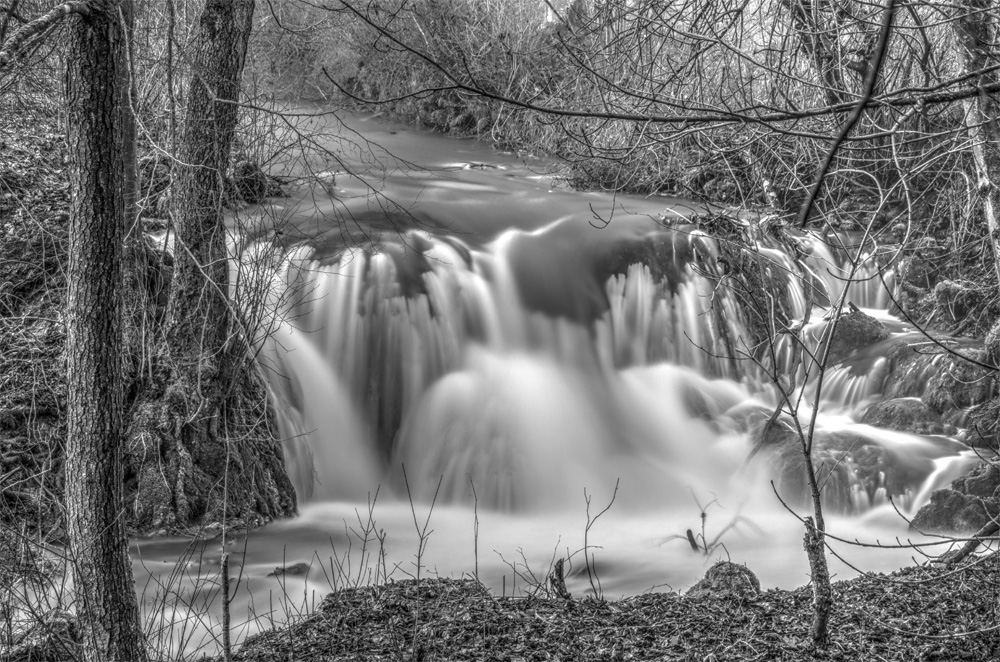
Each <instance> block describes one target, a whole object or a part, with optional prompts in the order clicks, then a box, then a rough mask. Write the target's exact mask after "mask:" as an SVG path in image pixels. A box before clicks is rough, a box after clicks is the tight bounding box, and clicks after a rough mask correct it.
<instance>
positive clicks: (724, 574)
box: [684, 561, 760, 602]
mask: <svg viewBox="0 0 1000 662" xmlns="http://www.w3.org/2000/svg"><path fill="white" fill-rule="evenodd" d="M759 595H760V581H759V580H758V579H757V575H755V574H753V571H752V570H750V568H748V567H746V566H745V565H738V564H736V563H731V562H729V561H720V562H719V563H716V564H715V565H713V566H712V567H711V568H709V569H708V572H706V573H705V576H704V577H702V578H701V579H700V580H699V581H698V583H697V584H695V585H694V586H692V587H691V589H690V590H689V591H688V592H687V593H685V594H684V597H686V598H711V599H714V600H735V601H738V602H746V601H749V600H753V599H755V598H756V597H757V596H759Z"/></svg>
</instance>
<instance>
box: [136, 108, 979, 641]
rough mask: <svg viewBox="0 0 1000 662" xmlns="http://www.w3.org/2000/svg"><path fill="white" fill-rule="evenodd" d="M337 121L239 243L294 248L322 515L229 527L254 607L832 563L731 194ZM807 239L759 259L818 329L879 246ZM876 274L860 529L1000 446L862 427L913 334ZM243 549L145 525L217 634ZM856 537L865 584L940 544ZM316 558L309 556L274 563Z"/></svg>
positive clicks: (285, 334)
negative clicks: (725, 197) (646, 193)
mask: <svg viewBox="0 0 1000 662" xmlns="http://www.w3.org/2000/svg"><path fill="white" fill-rule="evenodd" d="M309 124H310V126H309V127H307V128H309V129H310V130H314V131H315V130H320V129H321V130H322V131H323V132H326V133H327V135H326V136H325V137H323V138H321V139H320V142H322V143H323V144H324V145H325V146H327V147H329V148H331V149H333V150H334V151H335V154H336V158H327V159H326V160H323V159H320V158H313V159H312V161H310V162H309V168H311V169H312V171H313V172H320V171H327V172H321V176H320V177H319V178H318V183H315V184H311V185H303V186H300V187H299V188H298V190H297V191H296V193H295V195H294V196H292V197H291V198H287V199H277V200H273V201H272V203H271V204H270V206H269V207H267V208H265V209H255V210H251V213H250V217H249V222H250V223H251V225H252V226H253V231H252V232H250V231H247V230H244V231H242V233H237V234H236V235H234V236H236V239H235V240H234V242H235V244H237V245H239V246H240V250H241V255H242V256H243V257H242V258H241V259H243V260H244V261H247V260H249V259H250V256H253V255H260V254H264V253H266V254H273V253H274V247H275V246H277V245H280V246H281V247H282V248H281V250H280V251H279V255H280V259H278V260H276V261H275V265H276V266H275V269H274V272H273V280H272V281H271V283H272V286H273V287H272V289H271V291H270V293H269V297H270V299H269V304H268V305H269V306H270V308H271V309H273V310H274V311H276V312H277V313H278V321H277V322H276V324H275V327H274V332H273V334H272V335H271V336H270V338H268V339H267V340H266V341H264V342H263V343H262V347H261V355H262V357H263V359H264V363H265V365H266V368H267V370H268V374H269V379H270V385H271V389H272V397H273V398H274V402H275V405H276V408H277V410H278V415H279V419H280V428H281V433H282V435H283V437H284V439H285V442H284V443H285V450H286V459H287V461H288V469H289V472H290V475H291V476H292V479H293V482H294V484H295V487H296V490H297V493H298V495H299V502H300V510H301V514H300V516H299V517H297V518H295V519H293V520H290V521H283V522H277V523H274V524H271V525H269V526H267V527H264V528H263V529H261V530H257V531H254V532H252V533H251V534H250V535H249V537H247V536H237V537H235V538H234V539H232V540H231V541H228V540H227V542H226V546H225V549H227V550H228V551H229V552H230V554H231V555H232V556H231V558H232V562H233V564H234V570H233V575H234V576H236V575H237V574H239V575H240V580H239V585H238V590H237V591H236V597H235V601H234V607H233V609H234V613H235V614H237V617H236V619H237V621H238V620H240V619H241V618H243V617H244V616H243V615H246V617H245V618H246V620H248V621H250V623H249V625H247V626H246V629H247V630H250V631H252V630H253V629H255V628H257V627H262V626H263V627H266V626H269V625H270V624H271V623H272V622H280V621H282V620H284V619H285V618H287V617H288V616H290V615H292V614H294V613H295V612H296V610H298V609H301V608H303V607H306V608H308V607H310V606H311V605H312V604H313V603H314V601H316V600H318V599H319V597H321V596H322V594H324V593H325V592H328V591H329V590H330V589H331V586H344V585H352V584H355V583H363V582H370V581H378V582H380V581H384V580H385V579H386V577H387V576H388V577H389V578H394V579H402V578H407V577H411V576H416V575H417V574H419V575H420V576H422V577H427V576H435V575H439V576H455V577H457V576H476V577H478V578H479V579H480V580H481V581H483V582H484V583H486V584H487V585H488V586H490V587H491V588H492V589H493V590H494V591H496V592H497V593H498V594H500V593H504V594H506V595H511V594H514V595H520V594H523V593H524V592H526V591H530V590H531V588H532V585H533V584H537V582H539V581H543V580H544V577H545V575H546V574H547V572H548V570H549V568H550V565H551V563H552V562H553V561H554V560H555V559H557V558H559V557H567V558H569V559H570V562H571V565H572V570H571V571H570V573H569V577H568V580H567V584H568V587H569V589H570V591H572V592H573V593H574V594H577V595H583V594H586V593H592V592H594V591H595V590H597V591H599V592H602V593H603V595H605V596H608V597H618V596H621V595H628V594H636V593H641V592H644V591H648V590H671V589H672V590H683V589H686V588H687V587H689V586H690V585H691V584H692V583H693V582H694V581H696V580H697V579H698V578H699V577H700V576H701V575H702V574H703V573H704V571H705V569H706V568H707V567H708V565H709V564H710V563H712V562H713V561H715V560H718V559H724V558H729V559H732V560H733V561H736V562H740V563H746V564H747V565H748V566H749V567H750V568H751V569H752V570H753V571H754V572H755V573H757V575H758V577H759V578H760V579H761V583H762V584H763V585H764V586H765V587H774V586H779V587H785V588H790V587H794V586H798V585H802V584H804V583H806V582H807V581H808V573H807V565H806V560H805V556H804V553H803V551H802V545H801V539H802V533H803V530H802V525H801V524H800V522H799V521H798V520H797V519H796V517H795V515H793V514H792V513H791V512H789V509H791V510H793V511H794V512H796V513H798V514H803V515H804V514H808V510H807V508H805V506H804V503H803V501H802V498H801V497H802V494H801V476H800V475H799V474H800V473H801V472H798V473H797V472H796V471H795V466H796V465H795V453H796V452H797V451H796V450H795V447H794V446H792V451H795V452H791V453H790V452H788V451H787V449H782V448H778V449H774V448H770V447H768V448H765V449H764V450H763V451H762V452H754V451H755V449H754V435H753V433H754V431H755V430H757V429H759V428H760V426H761V425H762V423H763V422H764V421H765V420H766V419H767V417H768V416H769V415H770V412H772V411H773V410H774V408H775V405H776V403H777V400H776V390H775V388H774V386H773V384H771V383H769V380H768V379H767V378H766V376H765V373H764V371H763V370H762V369H761V368H760V367H758V366H756V365H755V364H754V361H753V360H751V358H750V357H751V356H760V353H759V352H758V351H757V349H756V348H754V347H750V346H749V344H750V340H749V339H750V337H751V334H750V331H749V330H748V328H747V326H746V324H747V323H746V319H747V312H746V298H745V297H741V296H739V294H738V293H737V292H734V291H733V290H732V288H730V287H728V286H727V285H726V280H725V279H723V278H721V276H722V274H723V272H724V267H725V265H723V264H721V263H722V262H723V260H722V257H721V256H722V255H723V251H722V247H720V245H719V244H717V243H716V242H715V241H713V240H711V239H709V238H708V236H707V235H706V233H705V232H704V231H702V230H701V229H700V227H699V226H698V225H697V224H693V223H689V222H687V221H685V219H686V218H687V217H689V216H691V215H692V214H694V213H704V212H705V211H706V210H705V209H702V208H700V207H699V205H696V204H694V203H686V202H684V201H679V200H673V199H668V198H661V197H653V198H639V197H632V196H613V195H610V194H604V193H581V192H574V191H570V190H568V189H567V188H565V187H564V186H561V185H560V184H559V183H558V182H557V181H554V180H553V179H552V178H551V176H549V175H548V174H547V169H548V166H549V164H547V163H546V162H544V161H541V160H536V159H530V158H520V157H516V156H513V155H506V154H502V153H499V152H496V151H494V150H492V149H491V148H490V147H489V146H488V145H485V144H483V143H479V142H475V141H470V140H454V139H448V138H446V137H443V136H439V135H428V134H423V133H419V132H417V131H414V130H411V129H405V128H403V127H400V126H396V125H393V124H391V123H387V122H384V121H380V120H377V119H373V118H360V117H351V118H348V119H347V124H346V125H342V124H340V122H339V121H338V120H335V119H333V118H331V117H326V118H317V119H315V120H311V121H310V123H309ZM296 167H297V168H298V169H299V171H300V172H303V171H304V170H305V169H306V168H305V165H303V164H299V165H297V166H296ZM348 169H350V170H351V171H353V172H354V173H357V175H360V176H356V175H352V174H349V173H348V172H347V170H348ZM747 223H748V224H749V223H751V221H747ZM274 230H279V231H280V234H279V235H277V237H275V236H274V235H272V234H271V233H272V231H274ZM796 243H797V248H798V250H799V251H800V252H802V253H804V254H805V255H806V256H807V257H806V258H805V259H804V260H803V261H802V263H801V264H804V265H805V268H802V267H801V266H799V265H796V263H795V262H793V261H792V260H791V259H790V258H789V257H788V252H787V250H788V247H787V246H784V247H783V246H781V245H779V244H778V243H774V242H771V243H768V242H764V243H762V244H761V246H760V252H761V253H762V254H763V255H765V256H766V257H767V258H768V259H769V260H770V264H771V267H772V268H773V270H774V272H775V273H777V274H779V276H780V274H785V275H784V276H780V277H779V280H781V281H782V282H783V283H785V291H786V295H785V296H787V307H788V309H789V310H791V311H793V313H794V316H797V317H799V318H801V317H803V316H805V315H806V313H807V312H809V313H810V318H809V320H807V322H808V324H809V329H807V334H806V335H807V336H808V335H810V334H811V336H812V337H818V336H819V334H820V333H821V330H822V328H823V325H824V324H826V322H825V321H823V319H822V317H823V313H824V310H823V308H822V306H823V305H828V304H829V302H830V301H836V300H837V299H838V297H840V295H841V294H842V293H843V290H844V287H845V284H844V283H845V280H844V278H843V277H844V276H845V275H847V274H848V267H849V265H848V263H847V260H848V257H849V256H851V255H855V254H857V253H858V251H857V248H856V247H852V246H851V245H850V244H851V238H849V237H846V236H830V237H820V236H811V235H802V236H801V237H798V238H797V239H796ZM872 269H874V261H873V260H872V261H869V262H868V263H866V264H865V265H863V266H862V268H861V271H860V272H859V275H860V276H862V277H866V278H867V280H864V281H863V282H858V283H855V284H853V285H852V286H851V289H850V290H849V291H848V292H847V293H846V300H847V301H849V302H851V303H854V304H856V305H857V306H859V307H861V308H863V309H865V310H867V312H869V313H870V314H872V315H875V316H877V317H878V318H879V319H881V320H883V321H884V322H885V323H886V325H887V326H888V327H889V328H890V329H891V330H892V331H893V338H892V339H890V341H886V343H883V344H882V345H880V346H876V347H874V348H872V349H871V350H869V351H868V352H867V354H865V355H864V356H859V357H856V358H855V360H853V361H851V362H848V363H846V364H844V365H843V366H839V367H837V368H834V369H832V370H831V371H830V372H829V373H828V374H827V376H826V382H825V384H826V385H825V388H824V391H823V396H822V398H821V401H820V406H819V414H818V419H817V431H818V432H817V435H818V436H817V439H818V441H817V447H818V456H819V458H820V459H824V460H829V461H830V465H828V466H832V467H834V468H835V470H834V471H830V472H828V475H827V474H824V480H825V487H824V489H825V491H826V494H827V496H828V502H829V506H830V515H829V526H830V528H831V530H832V531H833V533H834V534H836V535H838V536H841V537H843V538H847V539H855V538H858V539H862V540H865V541H870V542H871V541H874V540H876V539H881V540H884V541H892V540H894V539H896V538H900V539H907V540H909V539H915V538H913V536H912V535H911V534H910V533H909V532H908V531H907V525H906V522H905V521H904V520H903V518H902V517H901V516H900V514H898V513H897V512H896V510H895V508H894V507H893V505H891V504H890V503H889V500H888V497H892V498H893V499H894V500H895V503H896V505H897V506H898V507H899V508H900V509H901V510H902V511H903V514H906V515H911V514H912V513H913V512H915V510H916V509H917V508H918V507H919V506H920V505H921V504H922V503H924V502H926V500H927V499H928V495H929V493H930V491H931V490H932V489H933V488H935V487H937V486H941V485H944V484H946V483H947V482H948V481H950V480H951V479H952V478H954V477H955V476H957V475H958V474H959V473H960V472H961V471H962V470H963V469H964V468H966V467H967V466H968V465H969V463H970V462H972V461H973V459H974V458H973V456H972V454H971V453H970V452H969V451H968V449H966V448H965V447H964V446H963V445H962V444H960V443H959V442H957V441H955V440H954V439H951V438H948V437H942V436H914V435H908V434H903V433H899V432H891V431H887V430H880V429H877V428H873V427H871V426H867V425H862V424H860V423H858V422H857V421H858V419H859V418H860V415H861V413H863V412H864V410H865V408H866V407H867V406H868V405H869V404H871V403H872V402H874V401H876V400H878V398H879V397H880V393H881V390H882V382H881V381H880V379H881V377H880V375H881V372H882V370H883V367H884V363H885V360H884V358H882V356H881V355H882V354H884V352H885V349H886V347H888V346H889V344H891V343H893V342H900V341H901V340H905V339H906V338H907V337H908V336H907V335H906V334H907V332H908V329H907V328H906V326H905V324H903V323H902V322H900V321H899V320H896V319H895V318H893V317H892V316H891V315H889V313H888V312H886V309H887V307H888V303H889V300H888V297H887V296H886V295H885V294H884V287H883V285H882V283H881V281H880V280H879V279H877V278H870V276H871V275H872V273H873V272H872ZM803 278H804V279H805V280H806V281H807V282H809V283H811V284H810V285H809V286H807V287H803V286H802V279H803ZM809 299H812V300H813V301H814V302H815V303H816V304H817V305H816V306H815V307H813V308H810V307H809V305H808V304H807V301H808V300H809ZM789 347H790V346H789V343H788V342H787V340H786V341H783V343H779V344H778V346H777V348H776V349H777V352H776V358H775V361H776V362H777V363H778V365H779V366H781V368H782V370H781V372H782V373H783V374H785V375H786V377H785V379H786V380H787V379H788V377H787V375H792V374H795V375H797V377H796V379H797V383H798V385H799V386H800V387H803V388H804V394H805V399H804V402H805V403H806V404H804V405H803V408H802V411H801V413H800V416H801V418H802V420H808V416H809V415H810V413H811V409H810V405H811V404H814V403H815V383H810V382H808V381H806V376H805V375H804V374H803V373H802V369H801V367H800V366H798V365H797V364H796V363H795V362H794V358H793V356H792V353H791V351H790V349H789ZM786 385H787V384H786ZM917 387H919V384H918V385H915V388H917ZM799 466H800V465H799ZM772 481H773V483H772ZM779 497H781V498H780V499H779ZM781 499H783V500H784V501H785V504H787V505H783V504H782V500H781ZM605 508H606V511H605ZM688 529H690V530H691V531H692V533H693V534H695V535H696V536H701V535H702V534H704V537H703V538H702V537H699V538H697V540H698V541H700V542H701V544H702V545H703V547H707V548H708V550H707V553H704V551H703V552H702V553H696V552H694V551H692V549H691V545H690V543H689V541H688V539H687V536H686V533H685V532H686V531H687V530H688ZM220 543H221V539H215V540H201V541H197V542H193V543H192V542H191V541H187V540H174V539H156V540H147V541H140V542H139V543H137V545H136V571H137V575H138V576H139V577H140V586H143V585H144V586H146V589H145V597H144V601H145V604H146V608H147V610H148V611H150V612H156V611H157V610H161V613H162V618H163V619H164V620H165V621H168V622H174V623H177V622H187V623H188V624H189V625H187V626H186V627H189V628H190V629H189V630H188V631H189V632H190V636H191V637H192V642H194V643H195V644H198V642H202V640H203V638H204V637H206V634H205V632H207V631H212V630H213V629H215V632H216V634H217V627H216V626H215V625H214V623H215V621H214V620H212V619H215V618H217V611H218V610H217V607H216V608H215V612H214V613H215V614H216V615H214V616H212V615H207V616H206V615H202V616H199V617H198V618H197V619H194V620H190V621H185V619H190V618H192V617H191V615H192V614H195V613H200V614H203V613H205V612H206V611H207V612H211V611H212V610H211V609H208V608H207V605H208V604H209V603H210V602H211V601H212V599H213V597H212V596H213V594H217V591H218V581H217V577H218V571H219V569H218V562H219V558H220V556H221V553H222V550H223V545H222V544H220ZM585 545H586V546H587V553H586V554H585V553H584V551H583V550H584V546H585ZM836 549H837V550H838V552H839V553H841V554H842V555H843V558H844V560H843V561H842V560H838V559H832V570H833V572H834V573H835V575H836V577H837V578H846V577H849V576H852V575H853V574H855V573H856V570H855V569H853V568H851V567H850V564H853V565H856V566H858V567H860V568H863V569H865V570H885V569H890V568H895V567H899V566H900V565H903V564H906V563H908V562H910V559H911V557H912V556H914V555H915V552H914V551H913V550H912V549H899V550H872V549H867V548H854V547H847V546H844V545H838V546H837V547H836ZM185 553H186V554H187V556H184V554H185ZM182 556H184V559H185V561H184V563H182V564H180V565H178V563H177V559H178V558H179V557H182ZM586 559H589V563H587V561H586ZM294 564H305V566H299V567H300V569H302V572H300V573H297V574H292V573H289V574H285V575H283V576H281V575H279V576H269V573H272V572H273V571H274V569H275V567H276V566H293V565H294ZM588 565H589V566H590V567H589V572H588V567H587V566H588ZM305 567H308V570H307V571H306V570H305V569H304V568H305ZM167 585H170V586H173V587H174V588H172V589H170V591H166V592H167V593H171V595H172V597H167V598H166V599H165V600H164V602H166V603H168V605H167V607H166V608H164V605H163V604H159V603H157V598H156V597H155V596H156V595H157V594H160V595H161V597H162V594H163V593H164V592H165V589H163V588H162V587H163V586H167ZM233 585H234V586H236V583H234V584H233ZM157 586H160V587H161V588H160V589H159V590H157ZM177 587H180V588H179V589H178V588H177ZM216 602H217V601H216ZM198 619H202V620H198ZM206 619H207V620H206ZM242 630H243V626H242V625H241V626H240V631H242ZM171 636H172V637H173V638H174V639H175V640H178V639H179V638H182V637H179V636H178V634H177V632H176V631H175V632H173V633H172V635H171ZM207 640H209V641H210V640H211V636H208V639H207ZM208 645H209V646H211V644H210V643H209V644H208Z"/></svg>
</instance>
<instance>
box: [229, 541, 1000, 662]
mask: <svg viewBox="0 0 1000 662" xmlns="http://www.w3.org/2000/svg"><path fill="white" fill-rule="evenodd" d="M998 571H1000V565H998V559H997V557H996V556H995V555H991V556H989V557H986V558H983V559H978V560H976V561H973V562H970V563H967V564H964V565H961V566H959V567H957V568H954V569H950V568H949V569H946V568H942V567H911V568H905V569H903V570H900V571H898V572H895V573H893V574H891V575H870V576H861V577H858V578H855V579H852V580H849V581H843V582H837V583H836V584H834V608H833V616H832V622H831V633H832V637H831V638H832V641H831V644H830V646H829V647H828V648H827V649H826V650H823V651H814V650H813V649H812V647H811V643H810V639H809V625H810V619H811V601H812V592H811V589H810V588H808V587H802V588H799V589H796V590H793V591H784V590H769V591H765V592H763V593H759V594H757V595H753V596H751V597H748V598H746V599H740V598H738V597H734V596H732V595H729V596H726V595H722V596H718V595H702V596H690V595H685V596H680V595H678V594H676V593H648V594H645V595H641V596H636V597H630V598H625V599H622V600H596V599H582V600H580V599H576V600H563V599H559V598H551V597H529V598H509V597H508V598H503V597H497V596H495V595H491V594H490V593H489V592H488V591H486V590H485V589H484V588H483V587H482V586H481V585H480V584H478V583H477V582H475V581H473V580H454V579H432V580H427V579H425V580H422V581H421V582H419V583H418V582H416V581H414V580H408V581H403V582H394V583H389V584H386V585H382V586H371V587H362V588H354V589H346V590H342V591H339V592H337V593H334V594H332V595H330V596H328V597H327V598H326V599H325V600H323V602H322V604H321V605H320V607H319V609H318V610H317V611H316V613H314V614H311V615H309V616H307V617H306V618H304V619H302V620H301V621H299V622H297V623H294V624H292V625H290V626H288V627H287V628H283V629H276V630H273V631H270V632H266V633H263V634H261V635H258V636H256V637H252V638H250V639H249V640H248V641H247V642H246V643H245V644H244V645H243V646H242V647H241V648H240V649H239V650H238V651H237V652H236V654H235V655H234V657H233V659H235V660H245V661H247V662H264V661H265V660H268V661H269V660H279V659H292V660H297V661H299V662H310V661H314V660H315V661H318V660H324V661H331V660H424V661H430V660H469V661H471V660H511V661H513V660H577V661H579V660H622V661H625V660H760V661H773V660H804V659H819V660H851V661H857V660H898V661H900V662H914V661H917V660H926V661H930V660H948V661H956V660H988V659H996V656H997V655H998V654H1000V628H998V627H997V625H996V623H997V615H996V595H997V591H998V588H1000V583H998V580H997V572H998Z"/></svg>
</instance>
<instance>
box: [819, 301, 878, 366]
mask: <svg viewBox="0 0 1000 662" xmlns="http://www.w3.org/2000/svg"><path fill="white" fill-rule="evenodd" d="M888 337H889V330H888V329H886V328H885V326H883V324H882V323H881V322H879V321H878V320H877V319H875V318H874V317H872V316H871V315H867V314H865V313H863V312H861V310H860V309H859V308H858V307H857V306H854V305H850V307H849V308H848V310H846V311H844V312H842V313H841V315H840V317H839V318H838V319H837V328H836V330H835V331H834V334H833V341H832V342H831V343H830V355H829V362H830V363H831V364H833V363H839V362H841V361H843V360H844V359H846V358H847V357H848V356H850V355H851V354H853V353H854V352H856V351H857V350H859V349H863V348H865V347H868V346H869V345H874V344H875V343H877V342H881V341H883V340H885V339H887V338H888Z"/></svg>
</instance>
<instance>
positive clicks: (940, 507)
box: [910, 488, 1000, 534]
mask: <svg viewBox="0 0 1000 662" xmlns="http://www.w3.org/2000/svg"><path fill="white" fill-rule="evenodd" d="M998 514H1000V504H998V501H997V500H996V499H992V498H991V499H982V498H980V497H978V496H973V495H970V494H962V493H961V492H959V491H958V490H954V489H950V488H946V489H943V490H936V491H934V492H933V493H932V494H931V500H930V503H928V504H927V505H925V506H924V507H923V508H921V509H920V510H919V511H917V515H916V517H914V518H913V520H912V521H911V522H910V528H911V529H914V530H917V531H922V532H925V533H954V534H969V533H975V532H976V531H978V530H979V529H981V528H983V527H984V526H986V524H988V523H989V522H990V520H991V519H992V518H993V517H996V516H997V515H998Z"/></svg>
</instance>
